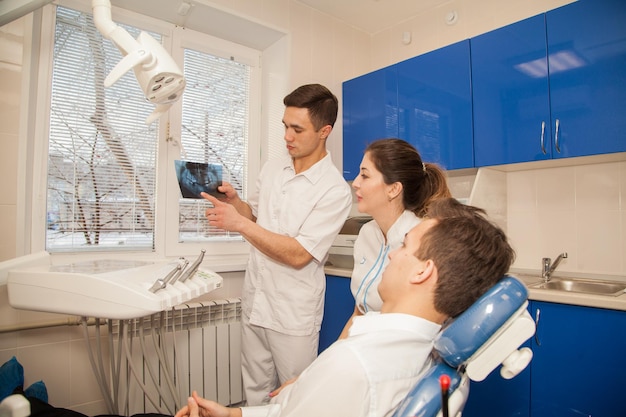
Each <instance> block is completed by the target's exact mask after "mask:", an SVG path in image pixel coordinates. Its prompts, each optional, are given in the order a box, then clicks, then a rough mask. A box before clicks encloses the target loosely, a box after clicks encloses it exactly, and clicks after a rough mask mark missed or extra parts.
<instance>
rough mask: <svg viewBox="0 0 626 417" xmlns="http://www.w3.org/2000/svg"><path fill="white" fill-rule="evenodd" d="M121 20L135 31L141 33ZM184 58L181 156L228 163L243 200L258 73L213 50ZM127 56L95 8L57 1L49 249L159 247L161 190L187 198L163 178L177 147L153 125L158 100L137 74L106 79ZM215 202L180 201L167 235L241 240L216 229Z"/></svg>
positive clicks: (225, 168)
mask: <svg viewBox="0 0 626 417" xmlns="http://www.w3.org/2000/svg"><path fill="white" fill-rule="evenodd" d="M116 23H117V24H118V25H119V26H121V27H123V28H124V29H126V30H127V31H128V32H129V33H130V34H131V36H133V37H137V35H138V34H139V32H140V29H139V28H136V27H131V26H128V25H124V24H122V23H120V22H116ZM149 33H150V35H151V36H153V37H154V38H155V39H157V40H160V39H161V36H160V35H159V34H158V33H152V32H149ZM183 55H184V57H183V59H184V62H179V66H180V67H181V68H184V73H185V78H186V80H187V87H186V89H185V93H184V95H183V99H182V116H181V118H180V121H179V122H178V123H179V126H171V129H172V130H173V131H177V132H178V131H180V144H181V146H180V151H181V152H180V159H184V160H188V161H194V162H207V163H211V164H219V165H221V166H222V172H223V174H224V178H223V179H224V181H228V182H230V183H231V184H232V185H233V186H234V187H235V189H237V191H238V192H239V194H240V196H242V198H243V197H244V196H245V192H246V179H247V172H246V169H247V166H248V165H247V155H248V123H249V122H248V111H249V110H248V104H249V94H250V85H249V84H250V80H249V79H250V70H249V68H248V66H247V65H246V64H242V63H238V62H236V61H235V60H234V59H227V58H223V57H218V56H213V55H211V54H209V53H206V52H200V51H197V50H192V49H184V53H183ZM121 58H122V56H121V54H120V52H119V50H118V49H117V48H116V47H115V46H114V45H113V44H112V42H110V41H108V40H103V38H102V36H101V35H100V33H99V32H98V31H97V29H96V28H95V27H94V24H93V19H92V16H91V14H90V13H85V12H81V11H77V10H73V9H69V8H65V7H61V6H57V8H56V23H55V38H54V53H53V58H52V61H53V62H52V82H51V101H50V123H49V137H48V169H47V181H48V182H47V209H46V210H47V223H46V229H47V230H46V250H48V251H50V252H61V251H72V252H80V251H89V250H107V251H111V250H154V248H155V236H157V234H156V233H155V230H156V229H157V228H158V227H164V226H163V224H164V220H163V217H164V216H159V215H158V214H157V212H158V211H159V210H160V207H158V204H157V203H156V201H157V200H156V198H155V196H156V194H157V193H158V192H163V193H165V194H166V195H180V194H179V192H178V190H175V191H171V190H170V191H169V192H168V191H167V190H166V189H165V187H166V185H165V184H161V185H159V184H157V178H160V176H159V175H157V172H156V166H157V160H158V159H159V158H158V155H157V153H158V152H168V150H167V146H165V145H164V144H165V141H164V140H163V138H164V137H165V135H164V134H163V133H161V136H160V133H159V129H158V126H159V123H152V124H150V125H146V124H145V120H146V118H147V116H148V115H149V114H150V113H151V112H152V110H153V109H154V106H153V105H152V104H151V103H149V102H147V101H146V100H145V98H144V97H143V94H142V92H141V89H140V88H139V85H138V84H137V81H136V79H135V76H134V74H133V73H132V72H129V73H127V74H126V75H124V77H122V78H121V79H120V80H119V81H118V82H116V83H115V84H114V85H113V86H111V87H107V88H105V87H104V78H105V77H106V76H107V74H108V73H109V72H110V71H111V69H112V68H113V66H115V65H116V64H117V63H118V62H119V61H120V59H121ZM164 117H167V116H164ZM171 120H178V119H177V118H174V119H171ZM159 137H162V138H161V146H160V147H159V141H160V140H159ZM170 159H171V158H170ZM159 169H164V170H168V174H167V175H168V176H169V175H173V173H174V167H173V166H172V167H160V168H159ZM169 171H171V172H169ZM166 182H167V183H168V184H173V182H172V181H166ZM206 207H208V202H206V201H204V200H188V199H182V198H180V199H179V202H178V208H179V213H178V217H179V221H178V225H179V227H178V236H170V237H167V236H166V237H165V239H177V240H178V242H203V241H214V240H217V241H221V240H223V239H228V240H239V241H240V240H241V237H239V236H232V235H231V234H229V233H227V232H225V231H223V230H217V229H214V228H210V227H209V226H208V222H207V221H206V218H205V217H204V212H205V209H206ZM161 210H163V212H164V211H165V207H163V208H162V209H161ZM159 218H160V219H161V220H160V221H159Z"/></svg>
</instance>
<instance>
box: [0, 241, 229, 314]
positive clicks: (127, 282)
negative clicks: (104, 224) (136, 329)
mask: <svg viewBox="0 0 626 417" xmlns="http://www.w3.org/2000/svg"><path fill="white" fill-rule="evenodd" d="M203 257H204V251H202V252H201V253H200V255H199V256H198V257H197V258H196V259H195V260H194V261H193V262H192V263H191V264H189V261H188V260H186V259H184V258H179V259H177V260H174V261H160V262H151V261H137V260H109V259H100V260H90V261H84V262H76V263H72V264H65V265H51V263H50V255H49V254H48V253H47V252H42V253H40V254H36V255H29V259H28V260H26V261H24V262H22V265H21V266H19V265H16V267H15V268H12V269H11V268H9V269H8V272H7V289H8V294H9V304H11V306H12V307H15V308H19V309H25V310H35V311H44V312H51V313H61V314H72V315H78V316H87V317H98V318H108V319H120V320H123V319H131V318H136V317H143V316H147V315H150V314H153V313H157V312H160V311H164V310H168V309H170V308H172V307H174V306H176V305H179V304H182V303H185V302H186V301H189V300H191V299H193V298H196V297H199V296H201V295H203V294H206V293H208V292H210V291H213V290H216V289H218V288H221V286H222V277H221V276H219V275H218V274H216V273H215V272H213V271H210V270H207V269H203V268H201V267H200V264H201V263H202V259H203Z"/></svg>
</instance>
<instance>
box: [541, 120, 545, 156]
mask: <svg viewBox="0 0 626 417" xmlns="http://www.w3.org/2000/svg"><path fill="white" fill-rule="evenodd" d="M545 133H546V122H545V121H542V122H541V152H543V154H544V155H545V154H546V144H545V141H544V134H545Z"/></svg>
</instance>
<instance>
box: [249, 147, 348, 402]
mask: <svg viewBox="0 0 626 417" xmlns="http://www.w3.org/2000/svg"><path fill="white" fill-rule="evenodd" d="M248 204H249V205H250V207H251V208H252V213H253V214H254V215H255V216H256V217H257V221H256V222H257V224H258V225H259V226H261V227H263V228H265V229H267V230H269V231H271V232H274V233H278V234H281V235H284V236H290V237H294V238H295V239H296V240H297V241H298V242H299V243H300V244H301V245H302V246H303V247H304V249H306V250H307V251H308V252H309V253H310V254H311V255H312V256H313V258H314V259H313V261H311V262H310V263H308V264H307V265H305V266H304V267H303V268H301V269H295V268H292V267H290V266H288V265H285V264H282V263H279V262H276V261H274V260H273V259H271V258H269V257H268V256H266V255H265V254H263V253H262V252H261V251H259V250H257V249H256V248H254V247H253V248H251V251H250V258H249V261H248V267H247V270H246V275H245V279H244V284H243V290H242V311H243V318H242V326H243V327H244V329H243V330H242V365H243V366H242V368H243V369H242V370H243V377H244V390H245V394H246V399H247V401H248V404H250V405H258V404H261V403H262V401H263V399H264V398H265V397H266V396H267V394H268V393H269V392H270V391H272V390H274V389H275V388H277V386H278V385H279V384H281V383H282V382H284V381H285V380H286V379H289V378H293V377H295V376H297V375H299V374H300V373H301V372H302V371H303V370H304V369H305V368H306V367H307V366H308V365H309V364H310V363H311V362H312V361H313V360H314V359H315V357H316V356H317V349H318V341H319V330H320V326H321V323H322V315H323V312H324V290H325V288H326V277H325V274H324V263H325V261H326V258H327V256H328V250H329V249H330V246H331V245H332V243H333V241H334V239H335V237H336V236H337V234H338V233H339V230H341V227H342V226H343V224H344V222H345V220H346V218H347V216H348V213H349V211H350V206H351V204H352V194H351V192H350V187H349V186H348V184H347V183H346V181H345V180H344V179H343V177H342V176H341V174H340V173H339V171H338V170H337V168H336V167H335V165H334V164H333V163H332V160H331V157H330V154H327V155H326V156H325V157H324V158H323V159H322V160H320V161H319V162H317V163H316V164H315V165H313V166H312V167H311V168H309V169H308V170H306V171H304V172H302V173H300V174H297V175H296V174H295V170H294V167H293V162H292V160H291V158H286V159H285V160H281V161H271V162H269V163H267V164H265V166H264V167H263V169H262V170H261V174H260V175H259V180H258V183H257V194H256V195H255V196H253V197H252V198H251V199H249V200H248Z"/></svg>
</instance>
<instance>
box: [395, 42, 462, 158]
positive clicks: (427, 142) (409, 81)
mask: <svg viewBox="0 0 626 417" xmlns="http://www.w3.org/2000/svg"><path fill="white" fill-rule="evenodd" d="M396 68H397V74H398V127H399V132H400V136H399V137H400V138H402V139H405V140H407V141H409V142H410V143H411V144H412V145H413V146H415V147H416V148H417V150H418V151H419V153H420V155H421V156H422V159H423V160H424V161H427V162H435V163H437V164H439V165H441V166H443V167H444V168H446V169H462V168H471V167H473V166H474V151H473V149H474V147H473V131H472V87H471V81H470V49H469V41H468V40H466V41H463V42H459V43H456V44H453V45H450V46H446V47H444V48H441V49H437V50H435V51H432V52H429V53H426V54H423V55H420V56H417V57H415V58H411V59H408V60H406V61H403V62H400V63H398V64H396Z"/></svg>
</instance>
